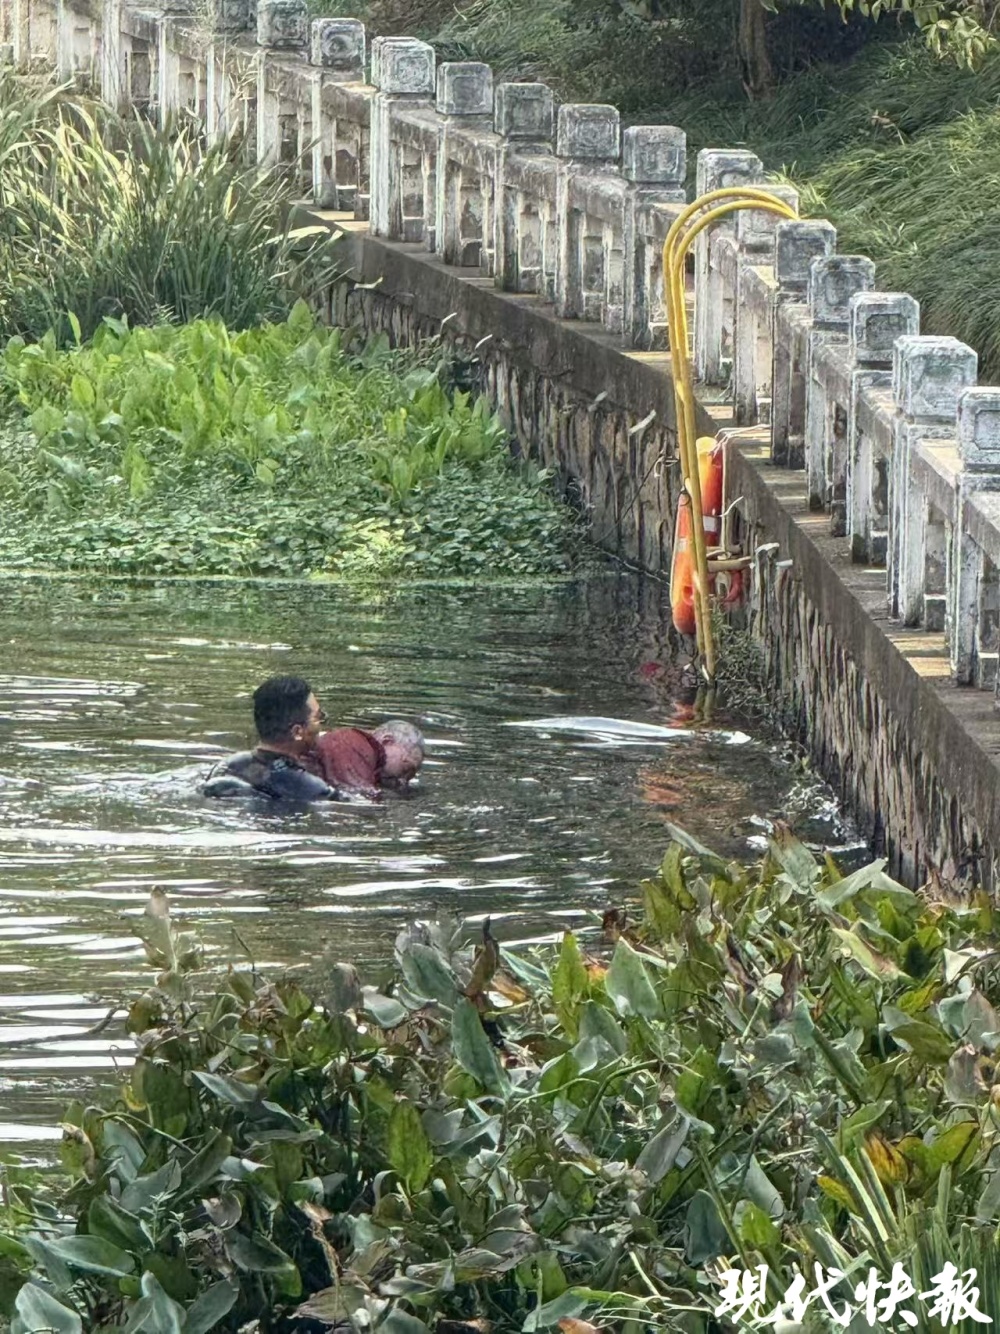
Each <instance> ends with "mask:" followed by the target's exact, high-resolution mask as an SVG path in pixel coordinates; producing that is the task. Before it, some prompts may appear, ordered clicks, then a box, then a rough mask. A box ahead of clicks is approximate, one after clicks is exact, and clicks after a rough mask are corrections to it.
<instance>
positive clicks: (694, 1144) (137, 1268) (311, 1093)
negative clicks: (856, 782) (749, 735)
mask: <svg viewBox="0 0 1000 1334" xmlns="http://www.w3.org/2000/svg"><path fill="white" fill-rule="evenodd" d="M672 833H673V838H674V841H673V843H672V844H671V846H670V848H669V849H668V851H667V854H666V856H665V858H664V861H663V864H662V866H661V867H660V869H659V871H658V873H657V874H656V875H655V876H653V877H651V878H650V879H649V880H647V881H646V882H644V884H643V885H642V891H641V908H640V909H639V910H638V912H636V909H635V908H634V907H633V906H631V905H629V906H627V907H625V908H616V909H612V910H611V911H609V912H608V914H607V915H606V916H605V919H604V924H603V931H604V938H603V943H599V942H598V941H596V940H591V941H586V940H584V939H581V938H580V937H578V936H576V935H574V934H569V933H567V935H566V936H565V937H564V938H563V941H562V943H561V945H560V946H558V947H549V948H544V949H538V948H536V949H534V950H528V951H525V950H517V951H515V950H507V949H504V948H503V947H502V946H501V945H499V944H498V943H497V941H496V940H495V938H494V936H493V933H492V931H491V929H490V925H489V923H488V922H487V923H486V924H485V926H484V927H483V928H482V931H481V938H480V943H479V947H478V949H476V950H475V951H473V949H472V948H471V947H470V946H468V945H466V944H465V943H464V940H463V933H462V932H461V930H460V929H459V926H458V924H457V923H454V922H446V921H442V922H439V923H435V924H423V925H417V926H415V927H412V928H410V929H408V930H406V931H404V932H403V933H402V934H401V935H400V937H399V938H398V940H397V942H396V966H395V969H394V970H393V973H392V975H391V976H389V977H386V978H384V979H383V980H382V982H381V985H379V986H372V985H364V984H362V982H361V980H360V979H359V977H358V975H357V973H356V972H355V970H354V969H353V968H352V967H351V966H350V965H345V964H336V965H332V964H324V965H323V966H321V967H317V968H316V969H315V970H314V972H315V974H316V976H315V977H314V978H312V979H311V980H307V979H303V978H292V977H282V978H276V979H274V980H273V981H271V980H268V979H266V978H265V977H263V976H261V975H260V974H259V972H258V971H257V970H256V969H255V968H254V967H253V966H252V964H251V965H250V966H243V967H235V966H234V967H232V968H230V970H229V971H228V972H227V973H226V974H224V975H223V976H218V975H210V974H207V973H206V972H205V971H203V970H204V967H205V965H204V960H203V959H202V957H201V955H200V952H199V950H198V948H197V944H196V942H195V941H194V940H193V938H192V937H190V936H189V935H187V934H185V933H183V932H179V931H178V930H177V928H176V927H175V925H174V924H173V922H172V921H171V919H170V916H169V910H168V905H167V902H166V899H165V897H164V896H163V894H162V893H159V892H158V893H156V894H154V895H153V897H152V899H151V902H150V904H149V907H148V908H147V910H146V913H145V915H144V917H143V919H142V921H141V923H140V924H139V933H140V934H141V936H142V938H143V940H144V943H145V946H146V950H147V954H148V956H149V959H150V962H151V964H152V965H153V967H154V968H155V969H156V970H157V978H156V982H155V984H154V985H153V987H151V989H150V990H148V991H147V992H146V993H144V994H143V995H142V996H140V997H138V998H137V999H136V1000H135V1001H134V1003H133V1004H132V1006H131V1009H130V1010H129V1015H128V1026H129V1029H130V1030H131V1032H132V1033H133V1034H134V1035H135V1039H136V1063H135V1066H134V1069H133V1071H132V1073H131V1075H130V1077H129V1079H128V1081H127V1083H126V1084H125V1086H124V1088H123V1090H122V1094H121V1096H120V1098H119V1099H118V1100H117V1101H116V1102H115V1103H114V1104H113V1105H112V1106H110V1107H105V1108H96V1107H91V1108H84V1107H81V1106H76V1107H74V1108H71V1109H70V1111H69V1112H68V1113H67V1117H66V1130H65V1139H64V1160H65V1166H66V1170H67V1171H68V1173H69V1174H70V1175H71V1176H72V1178H73V1180H72V1184H71V1186H70V1187H69V1188H68V1190H67V1191H66V1193H65V1195H64V1196H63V1198H62V1199H61V1200H60V1201H59V1202H58V1205H57V1207H54V1208H50V1207H47V1206H43V1207H41V1208H40V1207H38V1206H37V1205H36V1204H34V1203H33V1202H32V1200H31V1199H30V1198H29V1197H28V1196H27V1195H26V1193H25V1192H24V1190H23V1189H22V1188H21V1187H18V1186H12V1187H11V1188H10V1190H9V1192H8V1204H9V1205H13V1207H14V1208H16V1209H22V1210H25V1211H26V1212H27V1214H29V1215H30V1216H31V1223H30V1227H29V1228H28V1229H27V1230H24V1229H22V1230H20V1231H18V1230H12V1231H9V1232H8V1234H7V1235H6V1236H5V1237H4V1238H3V1240H2V1242H0V1303H3V1304H4V1306H5V1309H6V1310H7V1311H8V1312H11V1313H13V1317H14V1320H13V1325H12V1329H13V1330H14V1331H17V1332H18V1334H20V1332H21V1331H27V1330H30V1329H36V1328H38V1327H39V1326H38V1325H37V1323H35V1324H33V1323H32V1321H33V1320H34V1321H36V1322H37V1320H38V1319H41V1318H44V1319H45V1320H47V1321H49V1322H50V1327H51V1328H53V1329H55V1330H58V1331H60V1332H62V1331H66V1332H67V1334H71V1332H72V1331H80V1330H81V1328H86V1329H88V1330H90V1329H102V1330H107V1331H112V1330H122V1329H127V1330H140V1329H147V1330H154V1329H155V1330H160V1329H171V1330H182V1331H183V1330H186V1331H193V1330H208V1329H210V1328H215V1329H219V1330H235V1329H237V1328H247V1329H255V1330H259V1331H261V1332H262V1334H263V1332H264V1331H270V1330H280V1329H284V1328H295V1327H297V1326H296V1324H295V1322H296V1321H297V1320H307V1319H308V1320H309V1321H311V1322H312V1325H311V1327H313V1328H341V1329H346V1328H349V1327H350V1328H355V1329H359V1330H361V1329H375V1330H385V1331H387V1332H388V1334H393V1332H394V1331H401V1332H402V1334H420V1331H423V1330H427V1329H429V1328H432V1327H436V1328H437V1329H438V1330H440V1331H443V1332H444V1334H474V1331H482V1330H483V1329H485V1328H486V1327H487V1326H490V1327H491V1328H493V1329H495V1330H496V1331H498V1334H500V1332H502V1331H513V1330H525V1331H528V1332H529V1334H530V1332H531V1331H536V1330H544V1329H548V1328H554V1327H556V1326H560V1327H561V1328H562V1329H563V1330H565V1331H571V1332H572V1331H577V1334H579V1330H578V1326H577V1325H576V1324H575V1323H574V1322H576V1321H580V1320H585V1321H586V1322H588V1323H589V1322H596V1323H598V1324H600V1323H604V1322H611V1321H631V1322H634V1324H632V1325H630V1326H628V1327H629V1328H640V1327H642V1326H647V1325H649V1326H654V1325H655V1326H658V1327H663V1326H668V1327H670V1328H679V1329H683V1330H690V1331H696V1330H697V1331H703V1330H707V1329H708V1328H709V1327H710V1326H711V1327H716V1324H715V1322H714V1318H713V1315H712V1312H713V1310H714V1309H716V1308H717V1307H718V1306H719V1305H720V1304H721V1298H720V1283H721V1273H722V1270H724V1269H725V1268H727V1267H732V1268H735V1269H737V1270H740V1271H753V1272H755V1273H757V1272H759V1271H758V1270H757V1266H759V1265H766V1266H767V1271H766V1274H767V1281H766V1283H765V1285H764V1286H763V1288H762V1291H761V1296H760V1300H761V1301H762V1302H763V1303H764V1304H765V1309H770V1307H771V1306H773V1305H775V1304H776V1303H778V1302H779V1301H780V1300H781V1297H782V1294H783V1293H784V1292H786V1291H787V1290H788V1289H789V1288H790V1287H791V1286H792V1284H793V1281H794V1274H795V1272H796V1271H797V1269H798V1270H802V1271H803V1272H804V1273H805V1274H807V1275H809V1276H811V1275H812V1272H813V1264H814V1263H815V1264H819V1265H821V1266H823V1267H825V1268H826V1269H827V1270H830V1269H837V1270H839V1271H842V1273H843V1274H844V1275H845V1276H846V1277H845V1278H843V1279H841V1280H840V1281H839V1282H837V1283H834V1284H833V1285H832V1287H831V1293H832V1297H833V1298H835V1299H836V1300H837V1302H838V1303H840V1302H842V1301H844V1300H846V1301H847V1302H848V1303H850V1302H851V1301H852V1299H854V1294H855V1288H856V1287H857V1285H858V1284H860V1283H862V1281H866V1282H867V1281H868V1279H869V1270H870V1269H874V1270H875V1271H876V1275H877V1277H878V1278H879V1280H880V1281H882V1282H887V1281H888V1280H889V1275H890V1272H891V1271H892V1269H893V1266H894V1265H896V1264H899V1265H901V1266H903V1267H904V1268H905V1269H906V1270H907V1272H908V1273H909V1274H910V1275H911V1276H912V1278H913V1280H914V1283H915V1285H917V1286H918V1287H919V1285H920V1284H929V1283H930V1282H931V1280H932V1279H933V1278H934V1276H935V1275H937V1274H938V1273H939V1272H944V1266H945V1265H947V1264H948V1263H954V1264H956V1265H960V1266H962V1267H963V1269H967V1268H969V1267H974V1268H976V1269H977V1270H978V1272H979V1275H980V1286H981V1291H982V1292H983V1293H984V1294H985V1295H986V1298H987V1303H988V1302H989V1300H990V1299H991V1298H992V1296H993V1294H994V1293H995V1292H996V1290H997V1289H996V1282H997V1279H998V1277H1000V1264H998V1253H997V1238H996V1235H995V1222H996V1216H997V1212H998V1202H1000V1169H998V1165H997V1162H996V1153H997V1137H998V1131H1000V1121H998V1113H997V1107H996V1098H995V1096H994V1095H995V1091H996V1090H995V1088H993V1087H992V1080H993V1074H992V1070H993V1058H992V1052H993V1050H994V1049H995V1047H996V1045H997V1042H998V1040H1000V1015H998V1014H997V1012H996V1010H995V1008H994V1001H995V1000H996V999H997V990H998V977H997V972H996V964H995V951H994V950H993V949H992V948H990V946H989V943H988V942H989V940H990V937H991V933H992V929H993V918H992V908H991V907H990V905H989V903H988V901H987V900H986V898H985V896H974V897H973V899H972V901H971V902H970V903H969V904H968V905H963V904H961V903H952V902H945V901H944V898H945V897H946V896H945V895H944V894H943V891H941V890H940V889H939V888H934V887H932V888H931V889H930V891H929V892H924V893H921V894H917V893H913V892H911V891H910V890H907V889H905V888H904V887H903V886H901V885H899V884H897V883H896V882H894V881H893V880H891V879H890V878H889V877H888V876H887V875H886V874H885V871H884V866H883V864H882V863H874V864H872V865H870V866H868V867H865V868H864V869H862V870H859V871H857V872H855V873H853V874H851V875H849V876H846V877H842V876H840V875H839V873H838V872H837V870H836V868H835V867H834V866H833V864H832V863H831V862H830V861H829V860H827V861H825V862H823V863H818V862H817V861H816V859H815V858H814V857H813V855H812V854H811V853H810V852H809V851H808V850H807V849H806V848H805V847H803V846H802V845H801V844H799V843H798V842H796V841H795V839H794V838H792V837H791V836H790V835H789V834H788V832H787V830H783V829H781V828H779V829H777V830H776V831H775V834H774V837H773V838H772V840H771V843H770V849H769V852H768V854H767V856H766V858H765V859H764V860H763V861H762V862H761V863H760V864H758V865H756V866H750V867H743V866H739V865H731V864H727V863H725V862H723V861H722V860H721V859H720V858H718V857H716V856H714V855H713V854H711V853H710V852H708V851H707V850H705V849H704V848H701V847H700V846H698V845H697V844H696V843H694V842H693V841H692V840H691V839H690V838H689V837H687V836H686V835H685V834H683V833H682V832H681V831H679V830H673V831H672ZM633 915H634V916H635V921H634V924H633V920H632V919H633ZM859 1300H860V1299H859ZM913 1313H914V1316H915V1319H916V1320H917V1323H916V1325H914V1326H913V1327H914V1328H917V1329H918V1330H920V1331H925V1330H926V1331H927V1332H928V1334H930V1331H931V1330H933V1329H936V1328H938V1326H937V1325H936V1323H935V1320H934V1318H933V1317H932V1316H931V1315H930V1314H929V1313H928V1312H927V1311H926V1309H921V1308H918V1307H917V1306H916V1304H915V1303H914V1305H913ZM810 1318H811V1317H810ZM245 1322H249V1323H245ZM974 1323H975V1322H974V1321H973V1320H972V1319H971V1318H968V1317H966V1318H964V1319H958V1320H956V1322H955V1328H958V1329H961V1330H963V1331H967V1330H971V1329H972V1327H973V1325H974ZM873 1327H875V1328H881V1327H882V1326H881V1325H880V1324H879V1321H878V1320H877V1319H876V1320H875V1323H874V1326H873Z"/></svg>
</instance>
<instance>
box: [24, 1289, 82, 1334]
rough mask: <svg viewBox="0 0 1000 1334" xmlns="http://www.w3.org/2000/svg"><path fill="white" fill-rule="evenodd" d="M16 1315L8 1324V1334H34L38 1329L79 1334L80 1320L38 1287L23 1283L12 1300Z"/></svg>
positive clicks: (80, 1330)
mask: <svg viewBox="0 0 1000 1334" xmlns="http://www.w3.org/2000/svg"><path fill="white" fill-rule="evenodd" d="M14 1310H15V1311H16V1312H17V1315H16V1316H15V1318H14V1320H13V1321H12V1322H11V1327H10V1329H11V1334H37V1331H39V1330H45V1331H47V1334H48V1332H51V1334H83V1321H82V1320H81V1319H80V1317H79V1316H78V1315H77V1313H76V1312H75V1311H73V1310H70V1308H69V1307H68V1306H64V1305H63V1304H62V1302H60V1301H57V1300H56V1299H55V1297H53V1296H51V1295H50V1294H49V1293H47V1292H46V1291H45V1290H44V1289H43V1288H39V1287H38V1286H37V1285H36V1284H34V1283H25V1285H24V1287H22V1288H21V1289H20V1291H19V1292H18V1294H17V1297H16V1299H15V1301H14Z"/></svg>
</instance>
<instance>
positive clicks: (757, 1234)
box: [733, 1200, 781, 1251]
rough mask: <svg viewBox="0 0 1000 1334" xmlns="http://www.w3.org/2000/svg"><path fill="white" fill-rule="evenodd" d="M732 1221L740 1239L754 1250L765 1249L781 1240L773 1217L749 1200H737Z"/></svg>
mask: <svg viewBox="0 0 1000 1334" xmlns="http://www.w3.org/2000/svg"><path fill="white" fill-rule="evenodd" d="M733 1221H734V1222H735V1224H736V1231H737V1233H738V1234H739V1238H740V1240H741V1241H742V1242H743V1243H744V1245H746V1246H752V1247H754V1249H755V1250H758V1251H763V1250H767V1248H768V1247H770V1246H774V1245H775V1244H776V1243H777V1242H778V1241H780V1240H781V1233H780V1232H779V1231H778V1229H777V1227H776V1226H775V1223H774V1219H773V1218H772V1217H771V1215H770V1214H769V1213H766V1212H765V1211H764V1210H763V1209H761V1208H760V1207H759V1206H758V1205H756V1204H754V1203H753V1202H752V1201H751V1200H740V1201H739V1203H738V1204H737V1205H736V1208H735V1210H734V1211H733Z"/></svg>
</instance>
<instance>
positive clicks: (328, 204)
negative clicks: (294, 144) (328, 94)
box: [309, 18, 366, 208]
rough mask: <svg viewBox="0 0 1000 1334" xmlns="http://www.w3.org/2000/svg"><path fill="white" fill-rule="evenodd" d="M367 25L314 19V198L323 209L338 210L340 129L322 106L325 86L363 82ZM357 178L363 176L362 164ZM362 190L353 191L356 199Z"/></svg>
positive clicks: (311, 40)
mask: <svg viewBox="0 0 1000 1334" xmlns="http://www.w3.org/2000/svg"><path fill="white" fill-rule="evenodd" d="M365 55H366V39H365V25H364V24H363V23H362V22H360V20H358V19H337V18H325V19H313V23H312V28H311V29H310V34H309V62H310V64H311V65H313V66H314V68H315V70H316V74H315V75H314V77H313V80H312V86H311V88H310V96H311V100H312V196H313V201H314V202H315V203H316V204H318V205H319V207H320V208H339V207H340V203H341V201H340V195H339V189H338V186H339V181H338V174H337V153H338V140H339V134H338V127H337V121H336V118H335V117H331V116H329V115H328V114H327V112H326V110H325V108H324V106H323V87H324V83H325V82H327V81H329V82H330V83H364V81H365ZM358 165H359V171H358V173H357V174H358V176H359V177H360V175H361V171H360V165H361V164H360V162H359V164H358ZM358 189H359V187H356V188H355V190H354V195H355V200H354V201H352V202H356V195H357V193H358Z"/></svg>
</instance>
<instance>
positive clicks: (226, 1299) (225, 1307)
mask: <svg viewBox="0 0 1000 1334" xmlns="http://www.w3.org/2000/svg"><path fill="white" fill-rule="evenodd" d="M238 1296H239V1289H238V1288H237V1287H236V1286H235V1285H234V1284H232V1283H225V1282H222V1283H213V1284H212V1286H211V1287H210V1288H206V1289H205V1291H204V1292H203V1293H202V1294H201V1296H200V1297H198V1298H196V1300H195V1301H193V1302H192V1303H191V1305H190V1306H189V1307H188V1311H187V1320H186V1323H185V1325H184V1334H209V1331H210V1330H213V1329H215V1327H216V1326H217V1325H218V1324H219V1322H220V1321H221V1320H223V1319H224V1318H225V1317H226V1316H227V1315H228V1314H229V1312H230V1311H231V1310H232V1309H233V1307H234V1306H235V1305H236V1298H237V1297H238Z"/></svg>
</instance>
